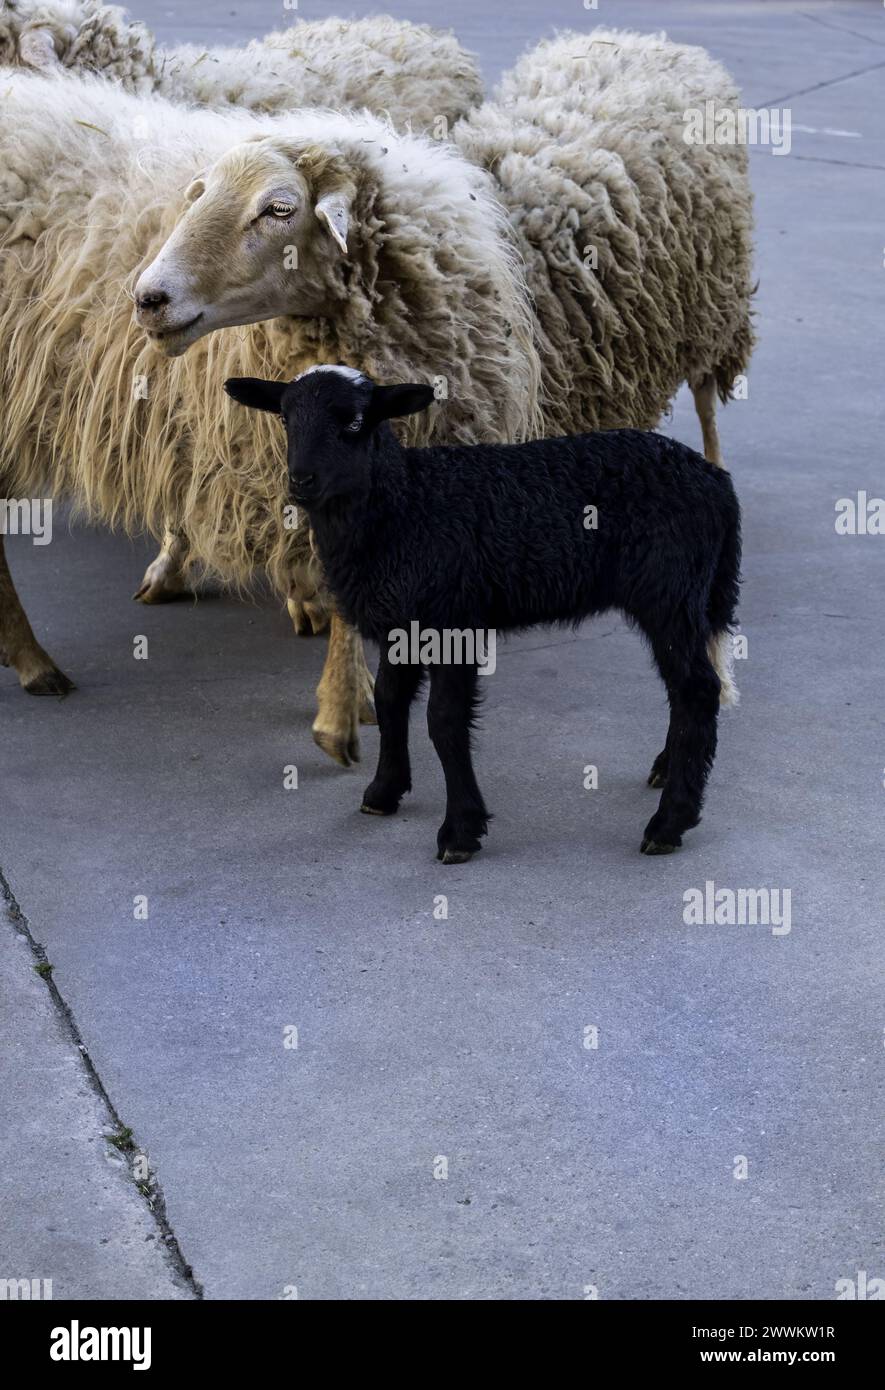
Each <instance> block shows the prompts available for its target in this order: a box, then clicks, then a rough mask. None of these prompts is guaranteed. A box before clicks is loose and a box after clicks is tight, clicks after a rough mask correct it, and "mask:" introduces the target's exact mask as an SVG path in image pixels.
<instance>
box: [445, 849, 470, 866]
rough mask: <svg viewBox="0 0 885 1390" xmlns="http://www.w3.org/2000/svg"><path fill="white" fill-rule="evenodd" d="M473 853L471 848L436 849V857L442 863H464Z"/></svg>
mask: <svg viewBox="0 0 885 1390" xmlns="http://www.w3.org/2000/svg"><path fill="white" fill-rule="evenodd" d="M473 855H474V851H473V850H472V849H441V850H438V851H437V855H436V857H437V859H439V860H440V861H441V863H443V864H466V863H467V861H468V859H472V858H473Z"/></svg>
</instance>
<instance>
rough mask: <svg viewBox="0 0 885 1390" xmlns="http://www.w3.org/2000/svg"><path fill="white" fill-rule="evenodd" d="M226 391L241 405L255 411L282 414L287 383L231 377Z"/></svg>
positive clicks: (227, 382) (257, 378)
mask: <svg viewBox="0 0 885 1390" xmlns="http://www.w3.org/2000/svg"><path fill="white" fill-rule="evenodd" d="M224 389H225V391H226V392H227V394H228V395H229V396H231V397H232V399H233V400H235V401H239V403H240V405H248V406H251V407H252V409H253V410H272V411H273V412H274V414H275V415H279V413H280V405H281V403H282V399H283V392H284V391H285V389H286V383H285V381H262V379H261V377H260V376H229V377H228V379H227V381H226V382H225V383H224Z"/></svg>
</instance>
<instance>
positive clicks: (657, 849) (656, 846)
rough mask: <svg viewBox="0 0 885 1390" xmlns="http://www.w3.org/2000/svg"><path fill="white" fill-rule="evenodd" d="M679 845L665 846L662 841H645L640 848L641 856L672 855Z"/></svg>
mask: <svg viewBox="0 0 885 1390" xmlns="http://www.w3.org/2000/svg"><path fill="white" fill-rule="evenodd" d="M678 848H679V845H667V844H663V843H662V842H661V841H660V840H643V842H642V844H641V845H640V846H639V853H640V854H672V853H673V851H674V850H677V849H678Z"/></svg>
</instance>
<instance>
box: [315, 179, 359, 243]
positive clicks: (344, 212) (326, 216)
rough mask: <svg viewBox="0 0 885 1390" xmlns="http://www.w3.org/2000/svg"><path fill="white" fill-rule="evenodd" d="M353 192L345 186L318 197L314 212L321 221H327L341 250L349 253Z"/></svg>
mask: <svg viewBox="0 0 885 1390" xmlns="http://www.w3.org/2000/svg"><path fill="white" fill-rule="evenodd" d="M351 201H352V194H351V192H350V191H349V190H345V189H343V188H336V189H333V190H332V192H331V193H324V194H323V196H322V198H319V199H317V204H316V207H315V208H314V212H315V213H316V215H317V217H318V218H319V219H320V221H321V222H325V224H326V226H327V227H328V228H329V231H330V232H331V233H332V235H333V237H334V238H335V240H336V241H337V243H338V245H339V246H340V247H341V250H342V251H343V252H344V254H345V256H346V255H347V233H348V229H349V228H350V204H351Z"/></svg>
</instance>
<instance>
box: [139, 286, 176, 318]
mask: <svg viewBox="0 0 885 1390" xmlns="http://www.w3.org/2000/svg"><path fill="white" fill-rule="evenodd" d="M135 302H136V304H137V305H138V307H139V309H141V310H142V311H143V312H144V313H151V312H152V311H153V310H154V309H162V308H164V307H165V305H167V304H168V303H169V296H168V294H167V293H166V291H165V290H148V291H146V292H145V293H144V294H139V295H136V298H135Z"/></svg>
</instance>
